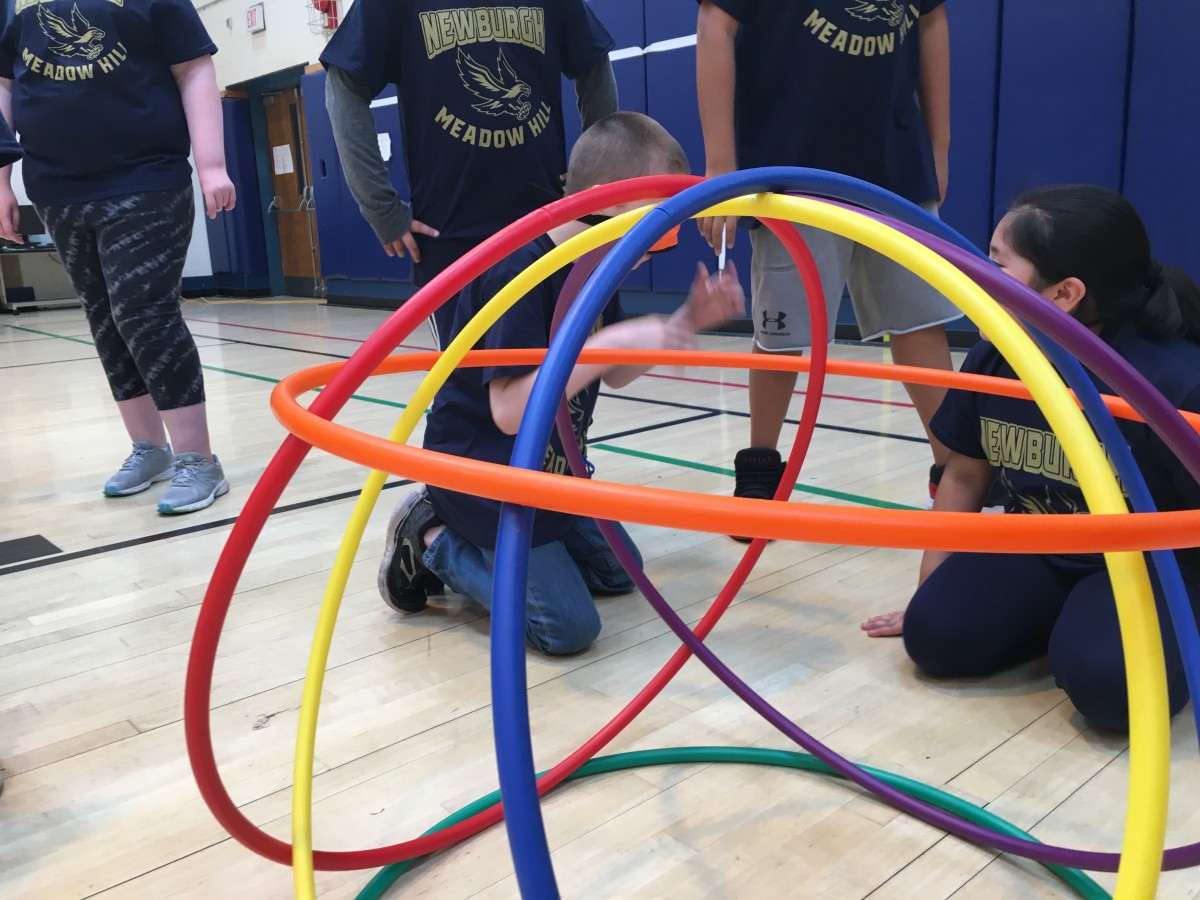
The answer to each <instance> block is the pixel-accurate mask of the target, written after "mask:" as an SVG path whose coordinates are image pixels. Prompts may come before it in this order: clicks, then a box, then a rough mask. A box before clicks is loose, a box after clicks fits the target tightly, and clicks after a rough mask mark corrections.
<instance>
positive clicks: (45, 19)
mask: <svg viewBox="0 0 1200 900" xmlns="http://www.w3.org/2000/svg"><path fill="white" fill-rule="evenodd" d="M37 18H38V24H39V25H40V26H41V27H42V31H43V32H45V35H46V37H48V38H49V39H50V50H51V52H53V53H56V54H58V55H59V56H68V57H69V56H82V57H83V58H84V59H99V58H100V57H101V56H103V55H104V43H103V42H104V37H105V33H104V32H103V31H102V30H100V29H99V28H97V27H96V26H95V25H93V24H92V23H91V22H89V21H88V20H87V19H85V18H84V16H83V13H81V12H80V11H79V4H78V3H76V4H75V5H74V6H73V7H71V19H70V21H68V20H67V19H64V18H63V17H62V16H57V15H55V14H54V13H52V12H50V7H49V5H48V4H45V3H42V4H40V5H39V6H38V11H37Z"/></svg>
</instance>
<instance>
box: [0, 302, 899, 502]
mask: <svg viewBox="0 0 1200 900" xmlns="http://www.w3.org/2000/svg"><path fill="white" fill-rule="evenodd" d="M4 324H6V325H8V323H7V322H6V323H4ZM8 327H9V328H12V329H13V330H14V331H25V332H28V333H29V334H40V335H42V336H43V337H52V338H58V339H59V340H63V341H71V342H72V343H76V344H86V345H87V346H89V347H94V346H95V344H93V343H92V342H91V341H87V340H84V339H83V338H77V337H69V336H67V335H65V334H54V333H53V332H50V331H39V330H38V329H36V328H26V327H25V326H23V325H8ZM285 349H286V348H285ZM201 368H202V369H204V370H206V371H209V372H219V373H221V374H222V375H234V376H236V377H238V378H250V379H252V380H254V381H265V382H267V383H268V384H279V381H280V379H278V378H271V377H269V376H267V375H255V374H253V373H252V372H239V371H238V370H237V369H222V368H221V367H220V366H206V365H201ZM319 390H320V389H319V388H318V391H319ZM350 399H352V400H361V401H362V402H363V403H374V404H377V405H379V406H390V407H392V408H394V409H407V408H408V405H407V404H405V403H397V402H396V401H395V400H382V399H380V398H378V397H366V396H364V395H362V394H351V395H350ZM425 412H426V413H428V412H429V410H426V411H425ZM590 446H591V448H592V449H595V450H607V451H608V452H609V453H619V454H621V455H623V456H634V457H637V458H638V459H646V460H652V461H654V462H661V463H665V464H667V465H672V466H677V467H679V468H681V469H695V470H696V471H699V472H710V473H712V474H714V475H724V476H726V477H728V478H733V477H734V475H735V473H734V471H733V469H724V468H721V467H720V466H710V465H707V464H705V463H699V462H692V461H691V460H687V459H678V458H676V457H673V456H660V455H659V454H657V453H647V452H646V451H644V450H631V449H629V448H627V447H616V446H614V445H612V444H592V445H590ZM794 488H795V490H797V491H801V492H802V493H805V494H814V495H816V496H819V497H828V498H830V499H831V500H843V501H845V502H847V503H857V504H858V505H860V506H873V507H875V508H877V509H919V507H916V506H908V505H906V504H903V503H892V502H891V501H889V500H876V499H875V498H873V497H864V496H861V495H859V494H848V493H846V492H844V491H834V490H830V489H829V488H819V487H813V486H812V485H806V484H796V485H795V486H794Z"/></svg>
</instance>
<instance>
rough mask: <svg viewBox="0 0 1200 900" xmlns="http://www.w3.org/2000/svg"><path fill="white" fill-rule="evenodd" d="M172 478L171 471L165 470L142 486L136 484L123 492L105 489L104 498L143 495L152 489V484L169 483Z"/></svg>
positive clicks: (144, 482)
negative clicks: (143, 492)
mask: <svg viewBox="0 0 1200 900" xmlns="http://www.w3.org/2000/svg"><path fill="white" fill-rule="evenodd" d="M172 476H173V473H172V472H171V469H170V468H167V469H164V470H163V471H161V472H159V473H158V474H157V475H155V476H154V477H153V478H151V479H150V480H149V481H143V482H142V483H141V484H135V485H134V486H133V487H131V488H125V490H123V491H110V490H109V489H108V488H105V489H104V496H105V497H131V496H133V495H134V494H140V493H142V491H148V490H149V489H150V485H152V484H157V483H158V482H160V481H169V480H170V479H171V478H172Z"/></svg>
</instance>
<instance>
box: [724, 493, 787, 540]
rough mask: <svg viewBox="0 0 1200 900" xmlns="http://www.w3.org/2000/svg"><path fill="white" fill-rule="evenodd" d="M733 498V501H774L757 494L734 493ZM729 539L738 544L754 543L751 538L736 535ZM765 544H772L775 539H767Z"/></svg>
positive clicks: (730, 536)
mask: <svg viewBox="0 0 1200 900" xmlns="http://www.w3.org/2000/svg"><path fill="white" fill-rule="evenodd" d="M733 496H734V498H735V499H743V500H745V499H750V500H774V499H775V498H774V497H760V496H759V495H757V494H737V493H735V494H734V495H733ZM781 502H783V501H781ZM729 539H730V540H731V541H737V542H738V543H739V544H752V543H754V538H752V537H743V536H742V535H737V534H731V535H729ZM767 543H768V544H773V543H775V539H774V538H767Z"/></svg>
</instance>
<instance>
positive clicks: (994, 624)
mask: <svg viewBox="0 0 1200 900" xmlns="http://www.w3.org/2000/svg"><path fill="white" fill-rule="evenodd" d="M1151 575H1152V578H1151V580H1152V582H1153V584H1154V593H1155V600H1156V601H1157V606H1158V617H1159V622H1160V623H1161V624H1162V629H1163V637H1164V640H1163V653H1164V655H1165V657H1166V662H1167V687H1168V691H1169V702H1170V708H1171V715H1175V714H1176V713H1177V712H1179V711H1180V710H1181V709H1183V707H1184V706H1185V705H1186V704H1187V701H1188V691H1187V682H1186V680H1185V677H1184V671H1183V662H1182V660H1181V659H1180V655H1179V648H1178V646H1177V644H1176V641H1175V632H1174V630H1173V629H1172V628H1171V623H1170V618H1169V616H1168V615H1167V611H1166V607H1165V604H1164V602H1163V598H1162V594H1161V589H1160V588H1159V585H1158V581H1157V578H1156V577H1154V575H1153V569H1152V570H1151ZM1184 579H1185V583H1186V584H1187V587H1188V594H1189V597H1190V598H1191V601H1192V609H1193V613H1194V614H1197V613H1200V586H1198V585H1195V584H1193V583H1192V582H1191V580H1189V578H1188V574H1187V572H1186V570H1185V573H1184ZM904 648H905V650H907V651H908V655H909V657H910V658H911V659H912V660H913V662H915V663H916V664H917V666H918V667H919V668H921V669H922V670H923V671H925V672H926V673H928V674H930V675H933V676H937V677H943V678H964V677H979V676H985V675H992V674H995V673H996V672H999V671H1001V670H1003V669H1007V668H1009V667H1010V666H1014V665H1017V664H1018V663H1022V662H1026V661H1028V660H1031V659H1037V658H1040V657H1043V656H1045V657H1047V658H1048V661H1049V663H1050V670H1051V672H1052V673H1053V674H1054V680H1055V682H1056V683H1057V684H1058V686H1059V687H1060V688H1062V689H1063V690H1064V691H1066V693H1067V696H1068V697H1069V698H1070V700H1071V702H1072V703H1073V704H1075V708H1076V709H1078V710H1079V711H1080V712H1081V713H1082V714H1083V716H1084V717H1085V718H1086V719H1087V720H1088V721H1089V722H1091V723H1093V724H1094V725H1098V726H1099V727H1101V728H1106V729H1109V730H1111V731H1120V732H1126V731H1128V730H1129V701H1128V697H1127V695H1126V681H1125V657H1124V653H1123V651H1122V647H1121V632H1120V627H1119V625H1118V623H1117V607H1116V602H1115V601H1114V599H1113V592H1112V585H1111V584H1110V582H1109V578H1108V572H1107V570H1106V569H1105V568H1104V567H1103V563H1100V564H1099V565H1097V566H1092V565H1087V564H1081V563H1080V562H1079V561H1078V560H1075V559H1063V558H1062V557H1054V556H1032V555H1021V554H1004V553H954V554H951V555H950V557H949V558H948V559H947V560H946V561H945V562H943V563H942V564H941V565H940V566H939V567H938V568H937V569H936V570H934V572H933V574H932V575H930V576H929V578H927V579H926V581H925V583H924V584H923V585H921V587H920V588H918V589H917V592H916V594H914V595H913V598H912V601H911V602H910V603H909V605H908V609H907V610H906V611H905V614H904Z"/></svg>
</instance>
